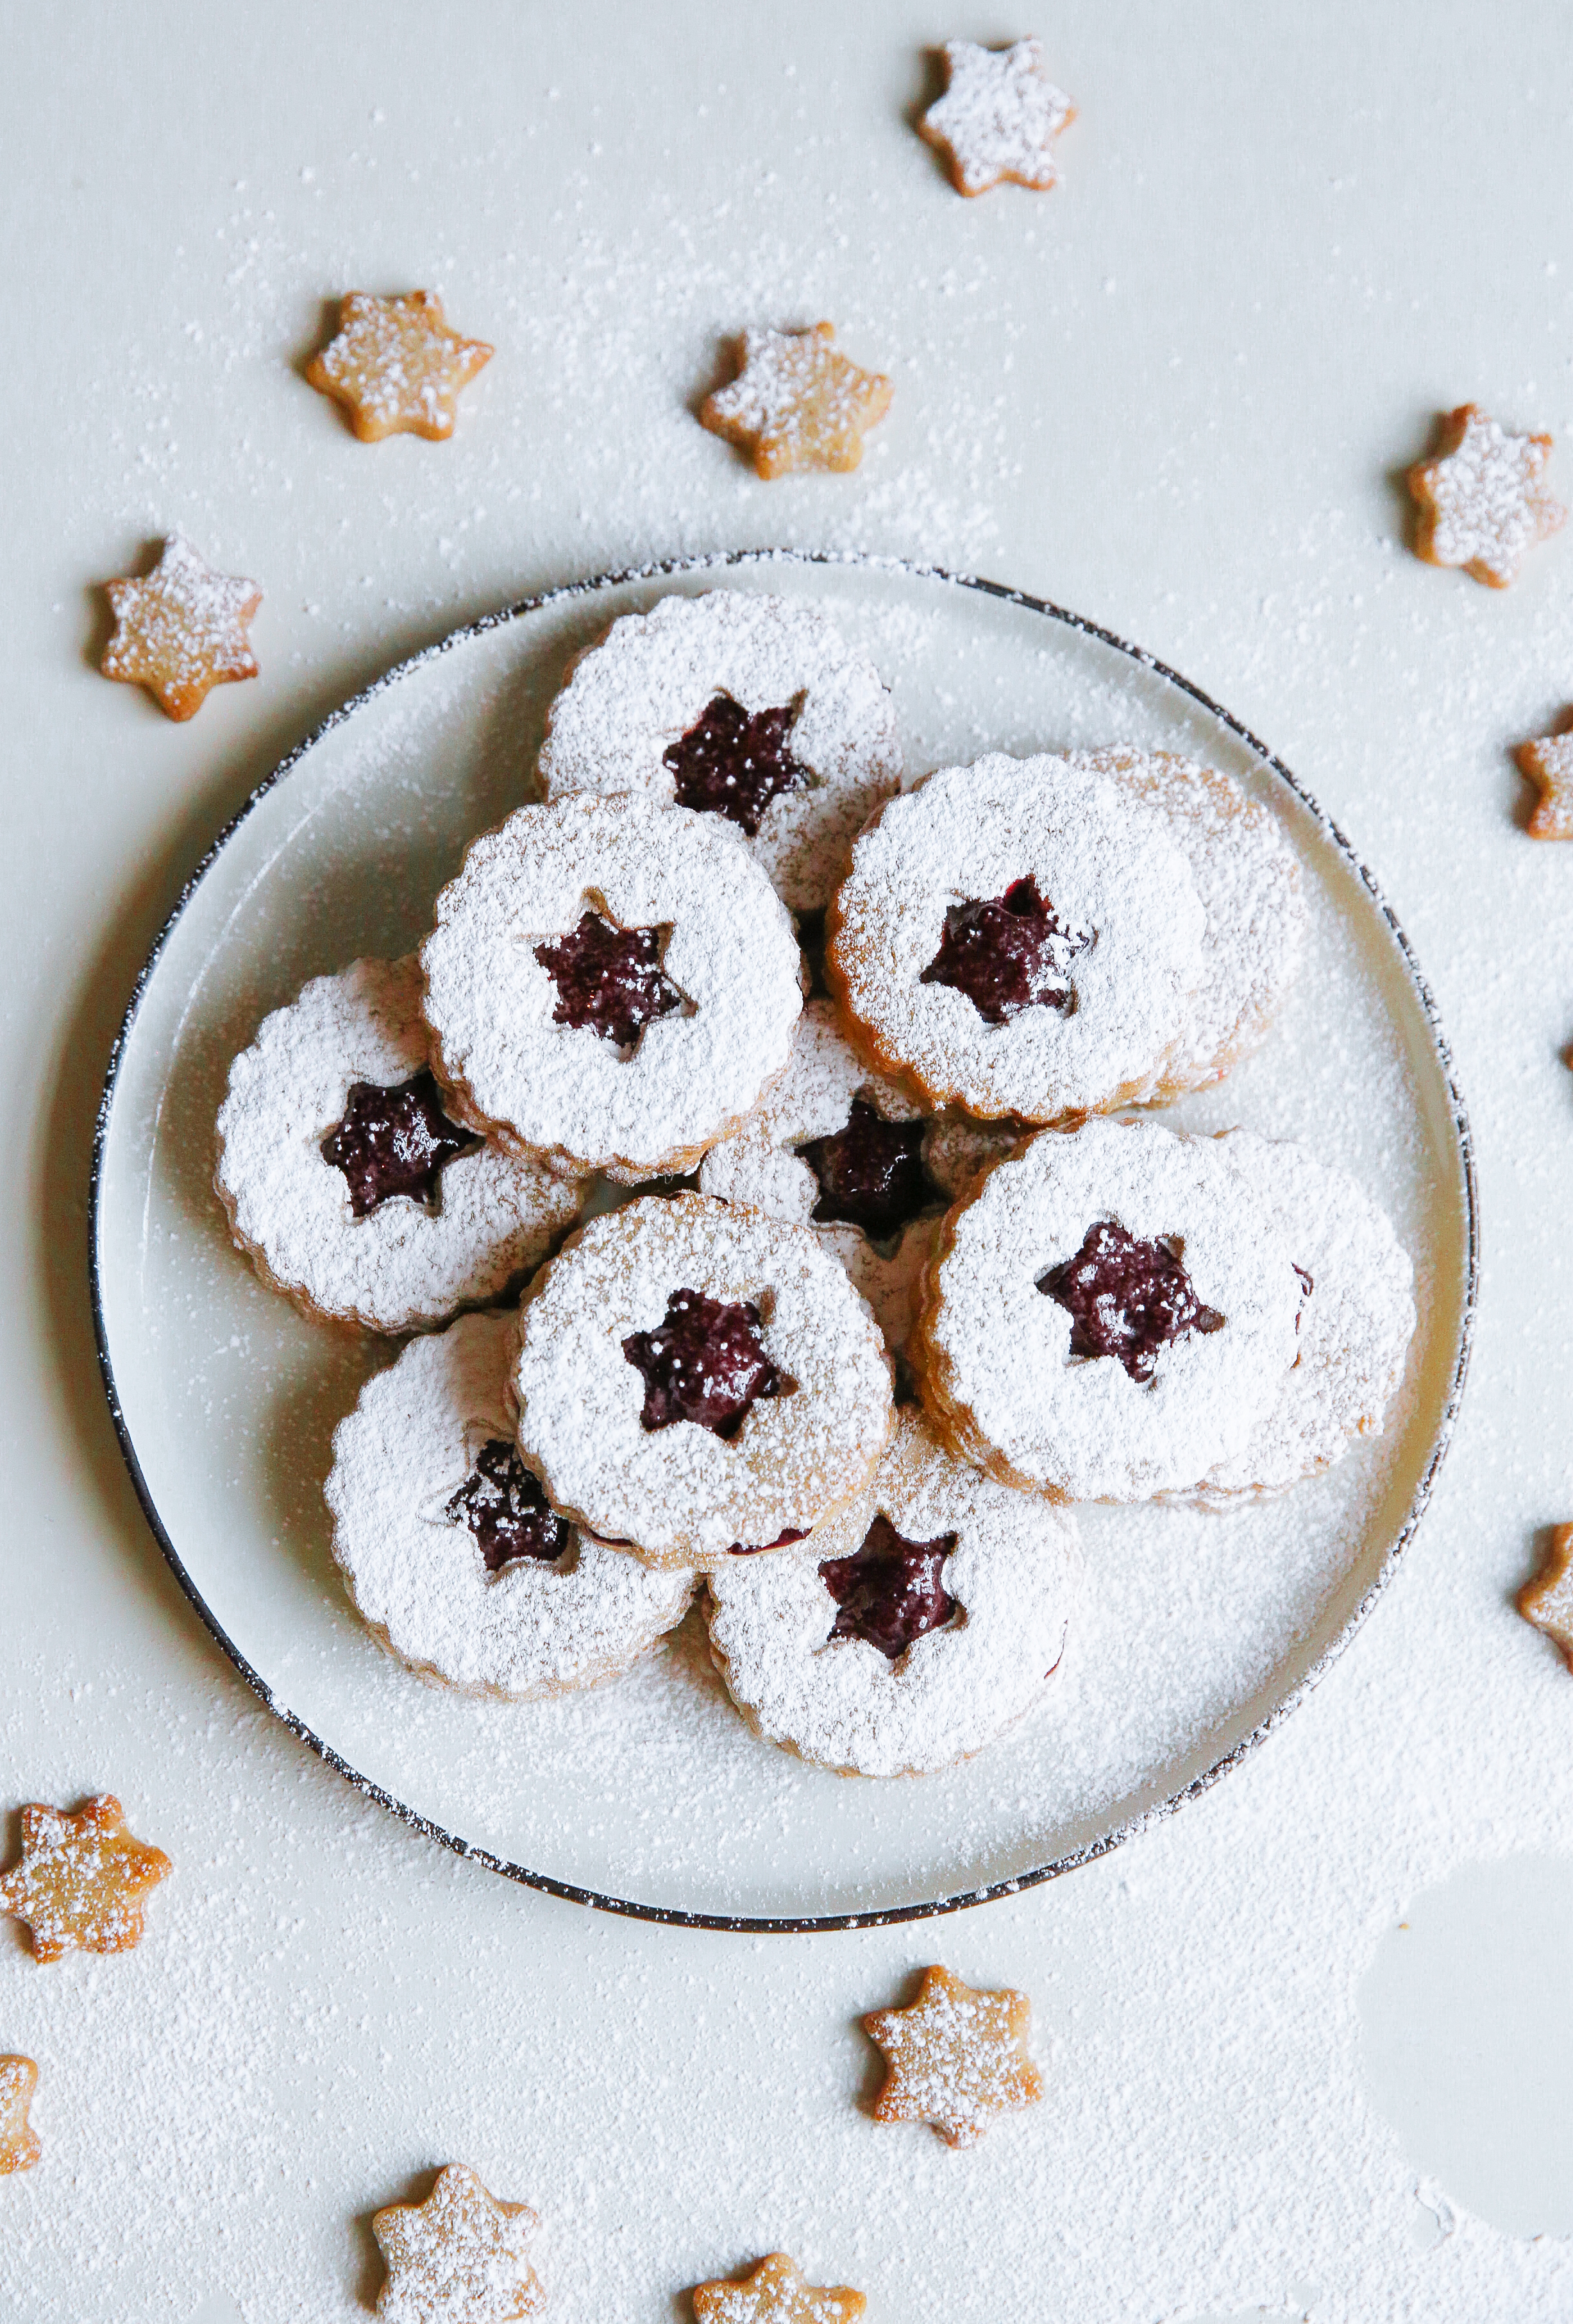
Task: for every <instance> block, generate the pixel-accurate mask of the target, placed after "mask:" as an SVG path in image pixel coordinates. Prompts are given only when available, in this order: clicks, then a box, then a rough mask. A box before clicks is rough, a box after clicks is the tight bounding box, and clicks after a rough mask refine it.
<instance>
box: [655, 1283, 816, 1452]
mask: <svg viewBox="0 0 1573 2324" xmlns="http://www.w3.org/2000/svg"><path fill="white" fill-rule="evenodd" d="M622 1352H623V1355H624V1356H625V1358H626V1359H627V1360H628V1361H629V1362H630V1364H632V1365H633V1367H634V1369H635V1370H636V1371H639V1372H642V1374H643V1375H644V1383H645V1402H644V1410H643V1411H642V1412H641V1413H640V1415H639V1418H640V1420H641V1421H642V1423H643V1425H645V1427H646V1428H649V1429H652V1430H653V1429H657V1428H670V1427H672V1426H673V1425H674V1424H675V1423H676V1422H677V1421H679V1420H692V1421H694V1422H695V1423H696V1424H697V1425H698V1426H699V1427H701V1428H708V1429H710V1430H711V1431H712V1432H713V1434H715V1435H717V1436H726V1437H731V1436H735V1435H736V1434H737V1433H738V1430H739V1429H740V1428H741V1426H742V1425H743V1416H744V1414H745V1413H746V1412H747V1411H748V1408H749V1406H750V1405H751V1404H753V1403H755V1402H757V1401H758V1400H759V1397H771V1396H783V1395H786V1394H787V1392H788V1391H789V1390H790V1389H791V1388H795V1387H796V1381H795V1380H790V1379H787V1375H786V1373H785V1372H782V1371H778V1370H777V1368H776V1366H775V1365H774V1364H773V1363H772V1362H771V1361H770V1359H769V1357H768V1355H767V1354H766V1353H765V1348H764V1342H762V1340H761V1339H760V1337H759V1309H758V1308H757V1307H756V1306H755V1305H754V1303H753V1301H752V1300H751V1299H709V1298H706V1296H705V1295H704V1292H703V1291H669V1292H668V1293H667V1315H666V1321H665V1322H664V1323H661V1324H660V1325H659V1326H658V1329H657V1330H655V1331H653V1332H630V1333H629V1335H628V1337H627V1339H626V1340H624V1342H623V1343H622Z"/></svg>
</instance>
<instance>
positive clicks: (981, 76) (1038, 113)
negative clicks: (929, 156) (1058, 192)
mask: <svg viewBox="0 0 1573 2324" xmlns="http://www.w3.org/2000/svg"><path fill="white" fill-rule="evenodd" d="M943 54H944V60H945V73H946V83H947V85H946V88H945V93H944V95H943V97H940V98H938V99H937V100H936V102H935V103H934V104H933V105H931V106H929V108H928V111H927V112H926V113H925V114H924V116H923V118H922V120H921V121H920V122H919V123H918V124H917V126H918V134H919V135H920V136H922V137H924V139H926V141H927V142H928V143H929V144H931V145H932V146H934V149H935V151H936V152H940V153H943V155H944V157H945V160H946V161H947V162H948V164H949V166H950V172H951V178H952V182H953V183H954V185H955V188H956V190H957V192H958V193H962V194H986V193H987V192H988V191H989V188H990V187H991V186H998V185H999V184H1001V183H1002V182H1003V181H1004V180H1006V179H1008V180H1010V181H1011V182H1012V183H1013V184H1014V185H1017V186H1029V187H1031V188H1032V189H1034V191H1035V192H1037V193H1046V192H1047V191H1048V189H1049V188H1050V187H1051V186H1057V185H1058V184H1059V182H1060V172H1059V170H1058V169H1057V167H1056V166H1055V162H1054V155H1053V141H1054V139H1055V138H1056V137H1057V136H1058V135H1059V134H1060V132H1061V130H1062V129H1063V128H1064V127H1065V126H1066V124H1067V123H1069V122H1071V121H1073V120H1074V119H1075V117H1076V116H1075V113H1074V110H1073V109H1072V104H1071V100H1070V98H1069V97H1067V96H1066V95H1065V93H1064V91H1063V89H1059V88H1055V87H1054V84H1053V81H1052V80H1051V79H1050V78H1049V76H1048V73H1047V71H1046V70H1045V69H1044V48H1043V42H1041V41H1035V40H1031V39H1028V40H1025V41H1013V42H1011V43H1010V46H1009V47H1008V48H1006V49H985V48H980V46H979V44H978V42H976V41H947V42H945V45H944V51H943Z"/></svg>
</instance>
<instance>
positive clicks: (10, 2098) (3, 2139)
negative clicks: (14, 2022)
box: [0, 2058, 43, 2178]
mask: <svg viewBox="0 0 1573 2324" xmlns="http://www.w3.org/2000/svg"><path fill="white" fill-rule="evenodd" d="M37 2088H38V2068H37V2067H36V2066H35V2065H34V2064H33V2062H32V2059H31V2058H0V2178H4V2176H5V2173H6V2172H8V2171H31V2170H32V2166H33V2164H34V2163H36V2162H37V2161H38V2158H39V2156H40V2155H41V2153H43V2148H42V2146H41V2144H40V2142H39V2135H38V2133H37V2131H36V2130H34V2129H33V2127H32V2124H31V2123H30V2122H29V2121H28V2119H27V2109H28V2107H30V2106H31V2105H32V2094H33V2092H34V2090H35V2089H37Z"/></svg>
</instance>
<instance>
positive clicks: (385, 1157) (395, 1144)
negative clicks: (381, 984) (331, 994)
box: [322, 1065, 486, 1219]
mask: <svg viewBox="0 0 1573 2324" xmlns="http://www.w3.org/2000/svg"><path fill="white" fill-rule="evenodd" d="M485 1142H486V1141H485V1139H482V1138H477V1137H476V1135H475V1133H474V1130H463V1129H461V1128H460V1126H459V1124H458V1123H457V1122H456V1121H450V1120H448V1118H447V1115H446V1113H445V1112H444V1111H443V1106H442V1092H441V1091H440V1090H439V1089H438V1087H437V1075H436V1074H434V1073H433V1072H432V1070H431V1067H430V1066H429V1065H423V1066H422V1067H421V1069H420V1071H419V1073H418V1074H411V1075H410V1077H409V1080H408V1081H407V1082H400V1083H398V1084H395V1086H394V1087H392V1088H391V1089H385V1088H383V1087H382V1084H380V1083H377V1082H352V1083H351V1084H350V1086H349V1089H348V1091H347V1093H345V1110H344V1119H343V1120H342V1121H338V1122H336V1123H335V1125H334V1127H333V1128H332V1129H331V1130H329V1131H328V1133H327V1137H326V1138H325V1139H323V1141H322V1158H323V1160H324V1161H325V1162H329V1163H331V1164H332V1165H333V1167H334V1168H335V1169H336V1170H338V1171H341V1172H342V1173H343V1176H344V1181H345V1185H346V1186H347V1187H348V1188H349V1196H350V1212H351V1215H352V1216H353V1217H354V1218H357V1219H364V1218H369V1217H370V1216H371V1214H372V1213H373V1211H375V1210H380V1209H381V1207H382V1204H383V1203H389V1202H391V1201H392V1199H393V1197H394V1195H395V1194H408V1195H409V1199H410V1201H411V1202H415V1203H420V1204H421V1205H422V1207H423V1208H424V1209H426V1210H428V1211H434V1210H436V1208H437V1201H438V1196H439V1194H440V1192H441V1188H442V1174H443V1171H444V1169H445V1168H446V1166H447V1164H448V1163H450V1162H452V1161H455V1160H456V1159H457V1157H458V1156H460V1155H461V1154H473V1153H474V1151H475V1149H476V1148H477V1147H479V1146H483V1145H484V1144H485Z"/></svg>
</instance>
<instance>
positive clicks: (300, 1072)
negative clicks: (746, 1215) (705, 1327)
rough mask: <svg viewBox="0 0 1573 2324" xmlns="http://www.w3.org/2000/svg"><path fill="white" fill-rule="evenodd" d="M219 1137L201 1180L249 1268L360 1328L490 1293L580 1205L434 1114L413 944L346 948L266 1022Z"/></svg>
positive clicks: (560, 1185)
mask: <svg viewBox="0 0 1573 2324" xmlns="http://www.w3.org/2000/svg"><path fill="white" fill-rule="evenodd" d="M217 1144H218V1159H217V1167H216V1170H215V1173H214V1181H213V1183H214V1185H215V1187H216V1190H217V1194H218V1198H219V1200H220V1201H221V1202H222V1203H223V1204H224V1207H225V1213H227V1215H228V1219H229V1224H230V1231H231V1233H232V1234H233V1235H234V1237H235V1242H236V1243H237V1245H238V1246H239V1248H240V1249H241V1250H244V1252H245V1253H246V1254H247V1256H248V1257H249V1258H250V1259H252V1261H253V1264H254V1266H255V1267H256V1269H257V1272H258V1273H259V1275H261V1276H262V1279H263V1281H264V1282H266V1283H269V1284H271V1285H272V1286H273V1287H274V1288H275V1289H276V1290H279V1291H283V1292H286V1293H288V1294H289V1296H290V1298H291V1299H293V1300H294V1301H295V1303H296V1305H298V1306H299V1307H301V1308H302V1309H304V1310H305V1311H306V1312H307V1313H308V1314H317V1315H330V1316H336V1317H338V1318H339V1319H340V1320H342V1321H344V1322H346V1323H363V1324H364V1325H365V1326H366V1328H367V1330H368V1331H373V1332H409V1331H420V1330H428V1329H429V1328H430V1327H431V1326H433V1325H434V1324H437V1323H445V1322H446V1320H447V1318H448V1317H449V1316H450V1315H452V1314H454V1312H455V1309H457V1308H460V1307H465V1306H473V1305H481V1304H483V1302H486V1301H489V1300H493V1299H497V1298H499V1297H501V1295H502V1294H503V1292H504V1291H506V1290H507V1289H508V1288H509V1286H511V1285H512V1284H515V1283H517V1282H519V1281H520V1280H521V1279H522V1278H523V1277H526V1276H528V1275H530V1274H533V1273H534V1271H535V1269H536V1268H538V1266H539V1264H540V1262H541V1260H542V1259H545V1257H546V1256H547V1252H548V1251H549V1250H551V1248H552V1246H553V1244H554V1243H555V1242H556V1241H557V1239H558V1237H559V1236H561V1235H563V1234H565V1233H566V1231H567V1230H568V1228H569V1227H570V1226H571V1225H572V1224H573V1222H574V1220H575V1218H576V1216H577V1215H578V1210H579V1200H580V1189H579V1188H578V1187H577V1186H576V1185H573V1184H572V1183H571V1182H570V1181H569V1180H567V1179H566V1178H564V1177H562V1176H558V1175H557V1174H556V1173H554V1172H552V1171H550V1170H548V1169H547V1168H546V1167H544V1166H543V1165H542V1164H541V1163H539V1162H537V1161H533V1160H530V1159H529V1157H525V1156H521V1155H518V1154H513V1153H510V1152H509V1151H507V1150H506V1149H505V1148H503V1147H502V1146H501V1144H500V1143H499V1142H498V1140H497V1139H494V1138H488V1139H480V1138H478V1137H477V1135H476V1134H475V1133H474V1131H473V1130H469V1129H466V1128H465V1127H464V1126H463V1125H461V1124H459V1123H457V1122H455V1121H454V1120H452V1119H451V1118H450V1117H449V1116H448V1114H447V1112H446V1102H445V1099H444V1096H443V1093H442V1092H441V1091H440V1090H439V1089H438V1087H437V1083H436V1081H435V1079H434V1078H433V1075H432V1072H431V1054H430V1043H429V1040H428V1034H427V1029H426V1026H425V1023H424V1022H423V1020H422V1018H421V1015H420V970H419V964H418V963H417V962H416V960H415V958H414V955H413V954H411V955H409V957H407V958H406V959H403V960H357V961H352V963H351V964H350V965H349V967H348V968H346V969H345V970H344V971H343V973H341V974H339V975H337V976H318V977H314V978H313V979H312V981H311V982H310V983H309V984H308V985H306V986H305V987H304V988H303V990H302V991H301V992H300V993H299V996H298V997H297V998H296V999H295V1000H294V1001H291V1002H290V1005H289V1006H288V1008H285V1009H277V1010H274V1011H273V1013H272V1015H271V1017H266V1018H264V1019H263V1020H262V1025H261V1026H260V1027H259V1028H258V1031H257V1037H256V1038H255V1040H254V1041H253V1043H252V1045H251V1047H249V1048H247V1049H243V1050H242V1051H241V1053H240V1055H239V1056H238V1057H236V1059H235V1063H234V1064H233V1065H231V1067H230V1069H229V1086H228V1090H227V1093H226V1094H225V1100H224V1102H223V1104H222V1105H221V1106H220V1107H219V1110H218V1125H217Z"/></svg>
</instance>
